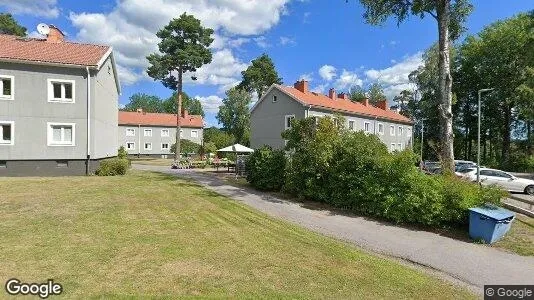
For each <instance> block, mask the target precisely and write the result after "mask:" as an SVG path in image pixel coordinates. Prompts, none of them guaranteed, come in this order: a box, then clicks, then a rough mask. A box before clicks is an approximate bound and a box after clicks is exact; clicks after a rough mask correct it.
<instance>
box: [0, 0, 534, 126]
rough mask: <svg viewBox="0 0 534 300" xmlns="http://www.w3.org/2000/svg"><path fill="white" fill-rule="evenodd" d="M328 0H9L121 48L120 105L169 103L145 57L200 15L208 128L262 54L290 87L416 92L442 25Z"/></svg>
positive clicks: (494, 8)
mask: <svg viewBox="0 0 534 300" xmlns="http://www.w3.org/2000/svg"><path fill="white" fill-rule="evenodd" d="M348 2H349V3H345V1H343V0H337V1H324V0H323V1H321V0H315V1H314V0H293V1H291V0H272V1H262V0H204V1H192V0H150V1H148V0H122V1H116V2H112V1H109V0H92V1H68V0H40V1H34V0H18V1H13V0H0V11H4V12H5V11H7V12H10V13H12V14H14V15H15V18H16V19H17V20H18V21H19V22H20V23H21V24H22V25H24V26H26V27H27V28H28V31H29V32H30V33H31V35H35V34H36V33H35V28H36V25H37V24H38V23H41V22H44V23H48V24H54V25H56V26H58V27H60V28H61V29H62V30H64V31H65V32H66V33H67V34H68V39H69V40H73V41H79V42H90V43H98V44H106V45H111V46H113V48H114V50H115V55H116V58H117V61H118V65H119V73H120V77H121V84H122V87H123V94H122V96H121V97H120V103H121V104H125V103H127V102H128V98H129V97H130V96H131V95H132V94H134V93H137V92H142V93H147V94H154V95H158V96H160V97H162V98H166V97H168V96H169V95H170V94H171V91H170V90H168V89H166V88H165V87H163V86H162V85H161V84H160V83H158V82H154V81H153V80H152V79H150V78H148V77H147V76H146V75H145V74H144V69H145V68H146V65H147V63H146V59H145V56H146V55H147V54H149V53H151V52H153V51H155V49H156V44H157V42H158V40H157V37H156V36H155V32H156V31H157V29H158V28H160V27H162V26H163V25H165V24H167V23H168V21H169V20H170V19H171V18H173V17H177V16H179V15H180V14H181V13H183V12H187V13H189V14H194V15H195V16H197V17H198V18H199V19H201V21H202V22H203V24H204V25H205V26H209V27H211V28H214V29H215V31H216V36H215V42H214V44H213V45H212V48H213V49H212V52H213V57H214V58H213V62H212V63H211V64H210V65H209V66H206V67H204V68H202V69H201V70H199V71H198V72H197V74H196V75H197V77H198V78H199V80H198V81H197V82H194V83H193V82H186V85H185V87H184V89H185V91H186V92H187V93H188V94H189V95H190V96H193V97H198V98H199V99H200V100H201V102H202V103H203V106H204V110H205V111H206V122H207V124H208V126H211V125H217V121H216V119H215V115H216V112H217V107H218V105H219V104H220V102H221V100H222V98H224V91H225V90H227V89H228V88H229V87H231V86H233V85H235V84H236V83H237V82H239V80H240V76H241V75H240V72H241V71H242V70H243V69H245V68H246V67H247V66H248V64H249V63H250V61H251V60H252V59H254V58H255V57H257V56H259V55H261V54H262V53H267V54H268V55H269V56H271V58H272V59H273V61H274V63H275V66H276V68H277V70H278V72H279V74H280V76H281V77H282V78H283V81H284V84H286V85H292V84H293V83H294V82H295V81H296V80H298V79H299V78H306V79H308V80H309V81H310V86H311V88H312V89H314V90H316V91H319V92H326V91H327V90H328V89H329V88H330V87H334V88H336V89H337V90H338V91H346V90H348V89H349V88H350V87H351V86H355V85H363V86H367V85H369V84H370V83H373V82H376V81H379V82H381V83H382V84H383V86H384V87H385V91H386V95H387V96H388V98H389V100H391V98H392V97H393V96H394V95H396V94H398V92H400V91H401V90H402V89H405V88H409V87H410V85H409V83H408V79H407V75H408V74H409V73H410V72H411V71H412V70H414V69H415V68H417V66H418V65H420V64H421V57H420V56H421V53H422V51H424V50H425V49H427V48H428V47H429V46H430V45H431V44H432V43H433V42H434V41H435V40H436V39H437V25H436V22H435V20H434V19H432V18H431V17H426V18H424V19H423V20H421V19H419V18H418V17H411V18H410V19H408V20H407V21H406V22H404V23H402V24H401V25H400V26H397V24H396V22H395V21H394V20H389V21H388V22H386V23H385V24H384V25H382V26H371V25H369V24H366V23H365V21H364V19H363V18H362V13H363V7H362V6H361V5H360V4H359V1H356V0H354V1H348ZM472 3H473V5H474V7H475V10H474V12H473V13H472V14H471V16H470V17H469V19H468V22H467V24H466V25H467V27H468V32H469V33H471V34H475V33H477V32H478V31H480V30H481V29H482V28H483V27H484V26H486V25H488V24H490V23H492V22H494V21H496V20H499V19H503V18H507V17H510V16H513V15H515V14H517V13H519V12H524V11H528V10H530V9H532V8H533V5H532V4H533V2H532V1H527V0H510V1H502V0H476V1H472Z"/></svg>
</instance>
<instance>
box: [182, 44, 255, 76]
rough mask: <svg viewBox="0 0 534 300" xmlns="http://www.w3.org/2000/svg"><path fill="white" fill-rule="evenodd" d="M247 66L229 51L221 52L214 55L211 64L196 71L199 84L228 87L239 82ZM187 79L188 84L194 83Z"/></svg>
mask: <svg viewBox="0 0 534 300" xmlns="http://www.w3.org/2000/svg"><path fill="white" fill-rule="evenodd" d="M247 66H248V65H247V64H246V63H243V62H241V61H240V60H239V59H237V58H236V57H235V56H234V55H233V54H232V51H230V50H229V49H223V50H219V51H216V52H214V53H213V59H212V61H211V63H210V64H208V65H205V66H203V67H202V68H200V69H198V70H197V71H196V76H197V80H196V82H195V83H197V84H211V85H228V84H233V83H235V82H236V81H238V80H239V78H240V76H241V71H243V70H245V69H246V68H247ZM188 78H189V77H185V79H186V81H185V82H187V83H192V82H191V81H189V79H188Z"/></svg>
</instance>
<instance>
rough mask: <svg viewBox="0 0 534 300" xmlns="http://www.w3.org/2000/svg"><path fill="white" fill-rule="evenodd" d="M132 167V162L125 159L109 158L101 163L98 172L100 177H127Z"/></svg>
mask: <svg viewBox="0 0 534 300" xmlns="http://www.w3.org/2000/svg"><path fill="white" fill-rule="evenodd" d="M129 167H130V162H129V160H127V159H124V158H109V159H104V160H102V161H101V162H100V166H99V167H98V169H97V170H96V175H98V176H116V175H125V174H126V171H127V170H128V168H129Z"/></svg>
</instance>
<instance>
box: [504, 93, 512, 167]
mask: <svg viewBox="0 0 534 300" xmlns="http://www.w3.org/2000/svg"><path fill="white" fill-rule="evenodd" d="M511 107H512V105H509V104H505V105H504V126H503V131H502V149H501V167H507V166H508V165H509V162H510V127H511V122H512V111H511Z"/></svg>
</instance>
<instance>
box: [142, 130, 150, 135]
mask: <svg viewBox="0 0 534 300" xmlns="http://www.w3.org/2000/svg"><path fill="white" fill-rule="evenodd" d="M143 132H144V136H152V129H145V130H143Z"/></svg>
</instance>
